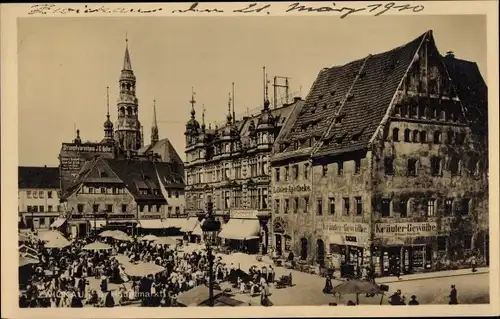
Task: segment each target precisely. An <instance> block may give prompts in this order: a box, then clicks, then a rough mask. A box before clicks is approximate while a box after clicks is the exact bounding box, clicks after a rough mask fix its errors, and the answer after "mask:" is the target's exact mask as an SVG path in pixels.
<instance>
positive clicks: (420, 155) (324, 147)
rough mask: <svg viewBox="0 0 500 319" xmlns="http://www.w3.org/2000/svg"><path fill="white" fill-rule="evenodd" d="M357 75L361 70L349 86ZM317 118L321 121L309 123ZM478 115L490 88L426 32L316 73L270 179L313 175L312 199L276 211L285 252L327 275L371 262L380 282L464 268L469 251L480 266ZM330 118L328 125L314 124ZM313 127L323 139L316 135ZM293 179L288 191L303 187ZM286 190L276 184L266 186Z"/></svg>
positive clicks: (482, 223) (482, 161) (482, 189)
mask: <svg viewBox="0 0 500 319" xmlns="http://www.w3.org/2000/svg"><path fill="white" fill-rule="evenodd" d="M396 56H399V59H398V62H396V63H395V64H394V58H395V57H396ZM377 65H381V67H377ZM464 65H465V67H464ZM353 66H359V68H360V69H359V71H358V72H357V75H356V76H354V77H353V76H352V72H351V71H352V70H351V68H352V67H353ZM471 66H472V68H471ZM339 68H340V70H339ZM456 68H463V69H466V70H467V71H468V74H466V75H467V76H465V75H464V72H462V73H461V72H457V71H456ZM379 70H382V71H379ZM377 72H384V73H385V75H384V76H383V77H382V76H381V75H380V74H377ZM328 73H330V74H328ZM333 74H336V76H335V77H334V76H333ZM344 74H345V75H344ZM343 77H344V78H346V77H349V78H352V79H353V83H352V84H351V86H350V87H349V88H347V87H346V86H345V84H343V83H340V84H338V83H336V82H335V79H336V78H340V79H341V78H343ZM464 77H465V79H464ZM381 79H385V81H386V82H387V83H385V84H384V83H383V82H382V83H380V81H381ZM472 79H473V80H472ZM329 81H330V82H329ZM464 81H472V82H473V83H475V85H473V84H464ZM342 85H343V86H342ZM379 87H384V90H385V91H384V90H381V89H380V88H379ZM390 87H392V88H393V91H389V88H390ZM464 87H466V88H467V90H465V89H464ZM377 90H378V91H377ZM339 91H340V92H343V95H341V96H340V97H339V100H337V101H336V100H335V97H334V96H336V93H337V92H339ZM471 91H472V93H471ZM391 92H392V93H391ZM327 94H328V96H327ZM471 94H472V95H474V98H472V99H471V98H470V95H471ZM325 97H327V100H326V101H325ZM321 101H325V102H324V104H323V105H322V107H321V108H320V107H319V106H320V105H321V104H322V103H323V102H321ZM384 101H387V104H384V103H383V102H384ZM370 103H371V104H373V105H372V106H370ZM318 109H319V112H324V113H325V114H320V115H317V114H316V115H313V114H314V113H315V112H314V110H316V112H317V110H318ZM328 112H331V115H330V116H329V115H328ZM485 114H487V95H486V85H485V84H484V81H483V80H482V78H481V75H480V74H479V71H478V70H477V66H476V65H475V64H474V63H472V62H468V61H463V60H458V59H456V58H455V57H454V56H451V55H448V56H446V57H442V56H441V55H439V53H438V51H437V49H436V47H435V44H434V40H433V37H432V32H427V33H425V34H424V35H422V36H421V37H419V38H418V39H416V40H414V41H413V42H410V43H408V44H406V45H405V46H402V47H400V48H397V49H394V50H391V51H389V52H386V53H382V54H379V55H375V56H369V57H368V58H366V59H365V60H364V61H362V62H359V63H358V62H356V61H355V62H352V63H350V64H347V65H346V66H343V67H334V68H332V69H328V70H326V71H325V70H323V71H322V73H320V75H319V76H318V79H317V80H316V82H315V84H314V85H313V87H312V89H311V92H310V93H309V96H308V99H307V100H306V106H305V107H304V111H303V114H302V117H299V118H298V119H297V121H296V123H295V124H294V126H293V128H292V129H291V131H290V132H291V133H290V134H288V135H287V136H286V137H284V138H283V142H282V143H281V144H280V145H277V146H276V147H275V150H274V152H273V158H272V167H273V171H274V172H276V170H280V174H283V173H282V172H283V171H287V170H288V171H289V172H291V171H292V169H293V167H294V166H295V165H297V164H298V165H299V167H303V166H304V164H305V163H309V162H310V163H311V166H312V174H311V178H312V180H311V181H310V185H311V187H310V191H309V193H305V194H301V195H300V196H302V197H309V205H308V211H307V212H302V213H301V212H300V210H299V211H298V212H297V213H295V211H294V212H293V213H292V214H290V213H289V214H285V215H283V213H282V212H281V211H280V210H278V209H273V219H274V220H275V221H276V220H277V219H278V218H277V217H278V216H280V219H281V218H282V220H283V221H284V223H285V224H286V225H285V226H284V227H283V226H282V225H277V226H278V227H276V228H278V231H279V233H283V234H284V235H285V236H286V237H289V241H290V243H289V244H288V245H286V247H284V248H286V249H284V250H285V251H287V250H289V251H291V252H293V253H294V255H295V256H299V258H301V259H304V260H308V261H310V262H311V263H314V262H317V263H319V264H323V265H328V264H329V263H330V265H331V264H333V265H334V266H336V267H338V266H340V265H341V264H351V265H354V267H356V266H363V265H366V264H370V265H372V267H374V269H375V272H376V273H377V274H389V273H391V272H393V271H395V269H396V268H397V269H399V270H398V271H401V272H403V273H410V272H415V271H424V270H429V269H438V268H439V267H441V265H442V264H443V263H446V260H452V261H457V260H462V263H463V262H464V260H465V258H467V254H468V253H471V252H472V251H475V253H476V254H479V256H485V255H486V254H487V229H488V227H487V224H488V222H487V220H488V175H487V172H488V169H487V167H488V163H487V158H488V156H487V154H488V153H487V147H486V145H487V125H486V121H485V119H486V118H487V117H486V115H485ZM328 117H330V118H331V122H330V123H325V124H321V122H322V121H323V119H324V118H328ZM321 125H323V126H324V127H325V128H327V129H322V130H321V131H319V129H320V128H321ZM485 127H486V129H485ZM304 128H306V129H304ZM315 129H316V131H315ZM299 172H300V170H299ZM300 174H301V173H299V175H300ZM302 174H303V173H302ZM300 178H303V177H299V179H298V180H297V181H293V180H292V181H290V183H291V184H295V185H300V183H301V181H300ZM283 186H286V183H285V182H282V181H279V180H277V179H276V178H274V179H273V187H274V188H275V187H283ZM293 197H294V196H288V198H290V200H293V199H292V198H293ZM273 199H275V200H278V199H279V200H280V208H281V207H282V206H281V205H283V204H281V202H283V200H286V199H284V198H281V197H280V196H278V195H277V194H273ZM274 207H276V206H274ZM281 216H283V217H281ZM273 235H274V237H277V236H276V231H275V234H273ZM457 246H460V247H461V249H459V248H460V247H457Z"/></svg>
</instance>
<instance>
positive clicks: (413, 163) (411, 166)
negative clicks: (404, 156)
mask: <svg viewBox="0 0 500 319" xmlns="http://www.w3.org/2000/svg"><path fill="white" fill-rule="evenodd" d="M408 176H417V160H416V159H414V158H409V159H408Z"/></svg>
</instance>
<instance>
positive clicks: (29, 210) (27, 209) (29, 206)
mask: <svg viewBox="0 0 500 319" xmlns="http://www.w3.org/2000/svg"><path fill="white" fill-rule="evenodd" d="M31 210H32V208H31V205H28V206H26V211H27V212H28V213H31Z"/></svg>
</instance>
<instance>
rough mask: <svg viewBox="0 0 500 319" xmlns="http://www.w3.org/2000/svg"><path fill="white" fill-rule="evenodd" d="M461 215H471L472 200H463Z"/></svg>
mask: <svg viewBox="0 0 500 319" xmlns="http://www.w3.org/2000/svg"><path fill="white" fill-rule="evenodd" d="M460 206H461V207H460V209H461V211H462V212H461V213H462V216H467V215H469V214H470V206H471V199H470V198H464V199H462V204H461V205H460Z"/></svg>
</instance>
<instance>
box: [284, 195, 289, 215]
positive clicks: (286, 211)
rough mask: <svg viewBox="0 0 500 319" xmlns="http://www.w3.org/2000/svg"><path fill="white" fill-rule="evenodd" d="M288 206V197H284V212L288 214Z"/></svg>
mask: <svg viewBox="0 0 500 319" xmlns="http://www.w3.org/2000/svg"><path fill="white" fill-rule="evenodd" d="M289 208H290V200H289V199H288V198H286V199H285V211H284V213H285V214H288V209H289Z"/></svg>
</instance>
